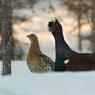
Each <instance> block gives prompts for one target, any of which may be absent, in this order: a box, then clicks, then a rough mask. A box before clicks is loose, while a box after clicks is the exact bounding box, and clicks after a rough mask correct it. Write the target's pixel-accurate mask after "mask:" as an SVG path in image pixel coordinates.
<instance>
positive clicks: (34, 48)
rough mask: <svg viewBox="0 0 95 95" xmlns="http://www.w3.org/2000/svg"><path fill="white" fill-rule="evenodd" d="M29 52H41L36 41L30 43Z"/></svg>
mask: <svg viewBox="0 0 95 95" xmlns="http://www.w3.org/2000/svg"><path fill="white" fill-rule="evenodd" d="M29 52H32V53H40V52H41V51H40V46H39V42H38V41H36V42H32V43H31V45H30V49H29Z"/></svg>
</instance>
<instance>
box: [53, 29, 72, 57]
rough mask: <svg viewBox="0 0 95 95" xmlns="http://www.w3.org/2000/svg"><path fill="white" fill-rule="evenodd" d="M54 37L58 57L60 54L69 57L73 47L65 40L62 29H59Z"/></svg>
mask: <svg viewBox="0 0 95 95" xmlns="http://www.w3.org/2000/svg"><path fill="white" fill-rule="evenodd" d="M54 38H55V50H56V51H55V52H56V57H60V56H64V57H65V56H66V57H67V55H68V53H70V52H71V49H70V47H69V46H68V45H67V43H66V42H65V40H64V36H63V33H62V31H58V32H57V34H56V35H54Z"/></svg>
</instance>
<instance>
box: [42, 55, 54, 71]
mask: <svg viewBox="0 0 95 95" xmlns="http://www.w3.org/2000/svg"><path fill="white" fill-rule="evenodd" d="M40 57H41V58H42V60H43V61H45V62H44V63H47V64H48V65H49V66H50V67H52V69H54V68H55V65H54V64H55V63H54V62H53V61H52V60H51V59H50V58H49V57H48V56H46V55H44V54H40Z"/></svg>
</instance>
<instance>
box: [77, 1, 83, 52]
mask: <svg viewBox="0 0 95 95" xmlns="http://www.w3.org/2000/svg"><path fill="white" fill-rule="evenodd" d="M79 1H80V2H79V5H78V6H79V10H77V20H78V31H79V34H78V43H79V44H78V48H79V50H80V51H82V39H81V33H80V32H81V23H80V21H81V16H82V11H81V10H82V9H81V0H79Z"/></svg>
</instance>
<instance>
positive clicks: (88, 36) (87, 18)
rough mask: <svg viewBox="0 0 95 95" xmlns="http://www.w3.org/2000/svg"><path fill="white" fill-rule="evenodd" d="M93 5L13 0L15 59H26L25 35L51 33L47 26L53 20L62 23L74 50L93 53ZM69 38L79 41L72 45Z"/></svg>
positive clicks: (90, 0) (89, 0)
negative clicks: (54, 18)
mask: <svg viewBox="0 0 95 95" xmlns="http://www.w3.org/2000/svg"><path fill="white" fill-rule="evenodd" d="M94 4H95V0H12V2H11V5H12V28H13V32H12V38H13V44H12V45H13V53H12V59H25V58H26V55H27V50H28V47H29V42H28V40H27V38H26V35H27V34H29V33H33V32H35V33H37V34H38V35H40V34H39V33H41V32H42V33H43V31H48V27H47V24H48V22H49V20H50V19H51V18H53V17H56V18H58V19H59V20H60V21H61V22H62V25H63V30H64V31H65V33H66V34H65V35H66V39H67V43H68V44H69V43H70V44H69V45H70V47H71V48H72V49H74V50H77V51H79V52H94V51H95V31H94V30H95V16H94V15H95V6H94ZM0 19H2V18H1V17H0ZM70 20H71V21H70ZM0 26H1V22H0ZM40 27H41V28H40ZM0 31H1V30H0ZM66 31H67V32H66ZM0 33H1V32H0ZM41 35H44V34H41ZM70 37H71V38H76V37H77V40H76V39H73V40H72V41H71V42H70V40H69V38H70ZM0 39H1V38H0ZM48 40H49V39H48ZM74 40H76V41H74ZM72 43H76V44H75V46H71V45H73V44H72ZM85 43H86V45H85ZM87 45H88V46H87ZM0 48H1V45H0ZM75 48H77V49H75ZM85 48H86V50H85ZM0 50H1V49H0ZM0 53H1V52H0ZM0 59H1V54H0Z"/></svg>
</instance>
